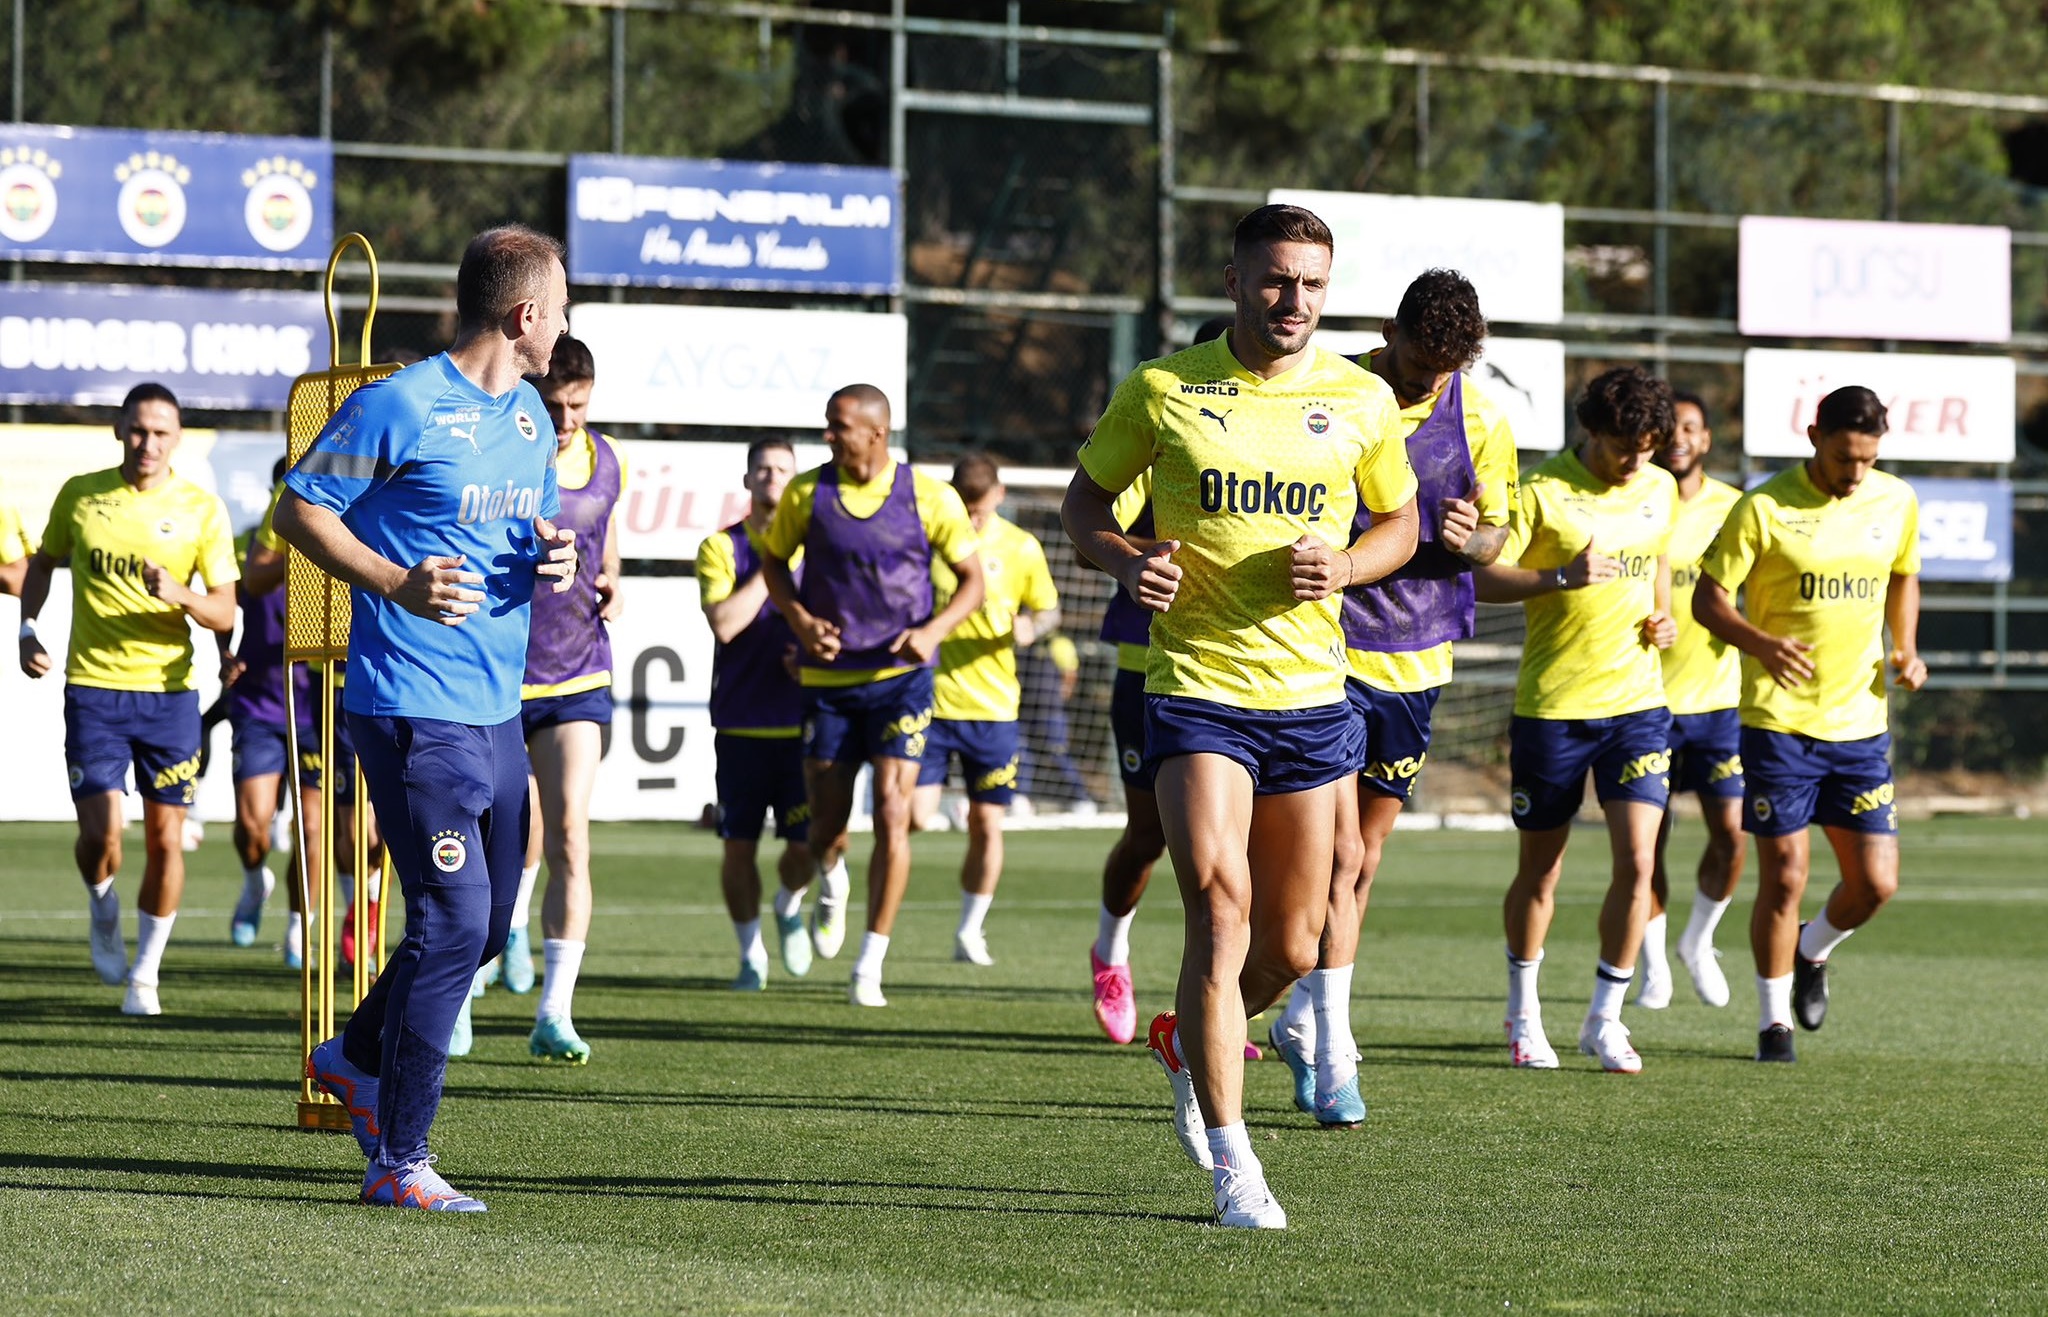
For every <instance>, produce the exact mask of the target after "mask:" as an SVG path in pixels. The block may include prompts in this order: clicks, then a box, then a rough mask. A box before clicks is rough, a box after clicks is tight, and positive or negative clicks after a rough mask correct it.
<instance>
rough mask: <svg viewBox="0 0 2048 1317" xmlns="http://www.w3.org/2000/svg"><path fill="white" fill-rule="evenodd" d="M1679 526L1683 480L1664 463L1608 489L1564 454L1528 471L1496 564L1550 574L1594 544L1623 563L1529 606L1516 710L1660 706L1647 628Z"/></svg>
mask: <svg viewBox="0 0 2048 1317" xmlns="http://www.w3.org/2000/svg"><path fill="white" fill-rule="evenodd" d="M1677 520H1678V482H1677V481H1675V480H1673V479H1672V478H1671V473H1670V472H1668V471H1666V470H1664V469H1663V468H1662V467H1658V466H1644V467H1643V468H1642V469H1641V470H1639V471H1637V472H1636V474H1635V475H1634V476H1633V477H1632V478H1631V479H1630V480H1629V481H1628V483H1627V484H1623V485H1608V484H1604V483H1602V482H1601V481H1599V480H1597V479H1595V478H1594V476H1593V473H1592V472H1590V471H1588V470H1586V466H1585V463H1583V462H1581V461H1580V460H1579V455H1578V454H1577V453H1576V452H1574V451H1572V450H1570V449H1566V450H1565V451H1564V452H1562V453H1559V454H1557V455H1556V456H1554V457H1552V458H1550V459H1549V460H1548V461H1546V462H1544V463H1543V464H1542V465H1541V466H1539V467H1537V468H1536V469H1535V470H1534V471H1532V472H1530V473H1529V476H1528V478H1527V479H1525V480H1524V481H1523V482H1522V486H1521V488H1520V489H1519V490H1518V491H1517V493H1516V500H1515V516H1514V520H1512V521H1511V522H1509V523H1508V539H1507V543H1506V544H1505V545H1503V546H1502V548H1501V553H1500V561H1501V562H1503V563H1510V564H1519V565H1521V566H1523V567H1529V568H1533V569H1535V570H1537V571H1543V572H1548V571H1554V570H1556V569H1557V568H1559V567H1562V566H1564V565H1565V564H1566V563H1568V562H1570V561H1571V560H1572V559H1573V558H1576V557H1578V556H1579V554H1580V553H1581V552H1582V551H1583V550H1584V549H1585V547H1586V545H1587V543H1588V542H1591V543H1592V544H1593V546H1594V551H1595V552H1597V553H1601V554H1604V555H1606V556H1607V557H1610V558H1614V559H1617V560H1618V561H1619V562H1620V563H1621V575H1619V576H1617V577H1616V578H1614V579H1613V580H1611V581H1603V582H1602V583H1600V584H1599V585H1592V586H1587V587H1586V588H1585V589H1583V590H1555V591H1552V592H1550V593H1549V594H1541V595H1537V596H1536V597H1535V598H1533V599H1528V600H1525V601H1523V604H1522V608H1523V612H1524V616H1525V618H1526V619H1527V621H1528V636H1527V638H1526V639H1525V640H1524V641H1523V642H1522V668H1521V673H1520V675H1519V677H1518V678H1517V680H1516V682H1515V712H1516V713H1517V714H1520V715H1521V716H1522V717H1524V718H1614V717H1619V716H1620V715H1622V714H1625V713H1636V712H1638V711H1640V710H1643V709H1656V708H1661V707H1662V706H1663V704H1664V678H1663V672H1662V665H1661V664H1660V662H1659V660H1658V657H1657V651H1656V650H1655V649H1654V648H1652V647H1651V646H1649V645H1648V644H1645V643H1644V641H1643V638H1642V631H1641V626H1642V621H1643V619H1644V618H1646V617H1648V616H1649V615H1650V614H1651V613H1652V612H1654V611H1655V610H1656V607H1657V560H1658V558H1660V557H1662V556H1663V555H1664V554H1665V552H1666V551H1667V550H1668V549H1669V547H1670V541H1671V528H1672V526H1673V525H1674V524H1675V523H1676V522H1677Z"/></svg>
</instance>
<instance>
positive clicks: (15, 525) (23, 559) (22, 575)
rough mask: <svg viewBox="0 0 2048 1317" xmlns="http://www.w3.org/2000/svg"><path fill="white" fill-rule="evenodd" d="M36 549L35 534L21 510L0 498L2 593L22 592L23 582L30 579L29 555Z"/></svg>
mask: <svg viewBox="0 0 2048 1317" xmlns="http://www.w3.org/2000/svg"><path fill="white" fill-rule="evenodd" d="M35 551H36V541H35V536H33V535H31V534H29V531H28V527H27V526H26V525H24V524H23V523H22V520H21V510H20V509H19V508H17V507H15V506H14V505H13V504H12V503H9V502H6V501H5V500H0V594H11V595H19V594H20V593H21V583H22V582H23V581H25V580H27V579H28V560H29V555H30V554H33V553H34V552H35Z"/></svg>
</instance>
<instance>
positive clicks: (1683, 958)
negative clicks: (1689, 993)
mask: <svg viewBox="0 0 2048 1317" xmlns="http://www.w3.org/2000/svg"><path fill="white" fill-rule="evenodd" d="M1678 963H1679V964H1681V965H1683V966H1685V972H1686V973H1687V974H1690V975H1691V976H1692V988H1693V991H1694V992H1697V993H1698V994H1699V995H1700V1000H1701V1001H1703V1002H1705V1003H1706V1004H1707V1005H1709V1006H1726V1005H1727V1004H1728V976H1727V975H1726V974H1723V973H1722V972H1721V953H1720V952H1719V951H1718V950H1716V949H1715V948H1713V947H1711V946H1705V947H1697V946H1690V945H1688V944H1686V943H1684V942H1680V943H1679V944H1678Z"/></svg>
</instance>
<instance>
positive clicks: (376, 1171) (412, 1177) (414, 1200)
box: [363, 1156, 488, 1212]
mask: <svg viewBox="0 0 2048 1317" xmlns="http://www.w3.org/2000/svg"><path fill="white" fill-rule="evenodd" d="M437 1160H439V1159H438V1158H435V1157H432V1156H427V1157H422V1158H420V1159H419V1160H418V1161H410V1162H407V1163H406V1164H405V1165H403V1166H386V1165H384V1164H383V1163H382V1162H379V1161H377V1160H375V1159H372V1160H371V1162H370V1169H369V1170H367V1171H365V1172H364V1173H363V1201H364V1202H366V1203H368V1204H370V1206H372V1207H410V1208H414V1209H416V1210H418V1211H421V1212H482V1211H487V1210H488V1209H487V1208H485V1207H484V1205H483V1204H482V1203H480V1202H478V1201H477V1200H476V1199H474V1198H471V1197H470V1196H469V1195H468V1194H465V1193H461V1192H458V1191H457V1190H456V1189H455V1188H454V1187H453V1186H451V1185H450V1184H449V1183H448V1182H447V1181H446V1180H444V1179H442V1178H441V1174H440V1172H438V1171H436V1170H435V1169H434V1163H435V1162H436V1161H437Z"/></svg>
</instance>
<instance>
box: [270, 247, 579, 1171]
mask: <svg viewBox="0 0 2048 1317" xmlns="http://www.w3.org/2000/svg"><path fill="white" fill-rule="evenodd" d="M455 302H456V314H457V328H456V339H455V345H454V346H453V347H451V348H450V349H449V350H448V351H447V352H445V353H443V354H441V355H439V356H436V357H432V358H429V359H428V360H426V361H423V362H421V363H419V364H418V365H416V366H408V367H407V368H405V369H404V370H401V371H399V372H398V373H397V374H395V375H391V376H388V377H386V378H384V379H381V380H376V381H374V382H372V383H370V384H367V385H365V386H363V387H362V388H361V389H358V390H357V391H356V392H355V393H354V394H352V395H351V396H350V397H349V399H348V400H347V402H345V403H344V404H343V405H342V409H341V411H340V412H339V413H338V414H337V415H336V416H335V417H334V418H333V419H332V420H331V421H329V422H328V423H327V426H326V428H325V429H323V430H322V431H321V433H320V437H319V438H318V439H317V440H315V441H314V444H313V446H312V448H311V449H310V450H309V451H308V452H307V453H306V455H305V456H304V457H303V458H301V459H300V460H299V463H298V465H297V466H296V467H294V468H293V470H292V472H291V474H290V475H288V476H286V477H285V494H284V497H283V498H282V499H281V500H280V501H279V503H278V505H277V512H276V516H275V524H276V527H277V532H278V534H279V535H280V536H282V537H283V538H284V539H285V540H286V541H288V542H289V543H290V544H291V545H292V547H293V548H295V549H297V550H299V552H301V553H303V554H305V555H306V556H307V557H308V558H309V559H311V560H312V562H313V564H314V565H315V566H316V567H319V568H320V569H321V570H323V571H325V572H327V573H329V574H330V575H332V576H335V577H337V578H339V579H341V580H344V581H347V582H348V583H349V584H350V585H351V586H353V587H354V589H353V590H352V592H351V597H352V601H353V616H352V621H351V630H350V635H349V658H348V682H347V685H346V687H345V689H344V693H343V702H344V705H345V707H346V708H347V712H348V723H349V731H350V739H351V741H352V742H353V743H354V745H355V750H356V754H357V755H358V756H360V758H361V760H362V764H363V774H364V779H365V781H366V782H367V783H368V786H369V791H370V803H371V804H372V805H373V806H374V807H375V808H376V811H377V819H378V823H379V826H380V828H381V830H382V832H383V834H384V844H385V847H386V850H387V851H388V853H389V854H390V857H391V862H392V867H393V868H394V869H395V870H396V872H397V874H398V878H399V882H400V884H401V885H402V887H403V889H404V892H405V906H406V920H405V939H404V940H403V941H402V942H400V943H399V945H398V947H397V948H396V949H395V950H393V951H392V952H391V954H390V956H389V957H388V958H387V961H386V963H385V965H384V966H383V967H382V972H381V973H379V974H378V976H377V981H376V983H375V984H374V985H373V986H372V987H371V989H370V992H369V994H368V995H367V996H365V997H364V998H363V1000H362V1001H361V1002H360V1003H358V1004H357V1006H356V1009H355V1013H354V1014H353V1015H352V1016H351V1017H350V1018H349V1022H348V1025H347V1027H346V1029H345V1030H344V1031H343V1032H342V1033H341V1034H340V1035H338V1036H336V1037H334V1038H330V1039H328V1040H326V1041H325V1042H323V1043H321V1044H320V1045H319V1046H318V1047H316V1048H314V1049H313V1055H312V1057H311V1058H310V1060H309V1062H308V1066H307V1071H308V1074H309V1075H310V1077H312V1078H313V1079H314V1080H315V1082H317V1083H318V1084H319V1085H320V1086H321V1087H322V1088H324V1089H325V1090H326V1091H327V1092H329V1093H331V1094H333V1095H334V1096H335V1097H336V1098H337V1099H338V1100H340V1101H341V1102H342V1103H343V1104H344V1105H345V1106H346V1107H347V1109H348V1113H349V1121H350V1124H351V1125H352V1126H353V1127H354V1130H355V1135H356V1139H357V1141H358V1142H359V1143H360V1144H361V1145H362V1146H363V1149H364V1152H365V1153H366V1154H367V1155H368V1157H369V1168H368V1170H367V1171H366V1172H365V1174H364V1176H363V1189H362V1198H363V1201H364V1202H367V1203H377V1204H383V1205H387V1206H397V1207H409V1208H417V1209H424V1210H428V1211H444V1212H446V1211H455V1212H478V1211H482V1210H483V1204H482V1203H481V1202H478V1201H477V1200H476V1199H474V1198H472V1197H469V1196H467V1195H465V1194H461V1193H457V1192H456V1191H455V1190H454V1189H453V1188H451V1187H449V1184H448V1182H447V1181H446V1180H444V1179H442V1178H441V1176H440V1174H439V1173H438V1172H437V1171H435V1170H434V1167H433V1160H434V1159H433V1158H432V1156H431V1155H430V1154H429V1152H428V1150H427V1134H428V1130H429V1128H430V1127H431V1126H432V1124H433V1120H434V1114H435V1112H436V1111H437V1110H438V1109H439V1108H440V1105H441V1086H442V1081H443V1078H444V1076H445V1074H446V1072H447V1068H448V1043H449V1040H450V1037H451V1035H452V1034H453V1032H454V1028H455V1016H456V1013H457V1012H458V1011H459V1010H460V1009H461V1007H462V1004H463V1002H464V1001H465V1000H467V998H468V995H469V988H470V982H471V980H472V978H473V977H474V975H475V973H476V970H477V967H478V966H480V965H481V964H482V963H483V962H484V961H485V960H487V959H489V958H490V957H491V956H493V955H496V954H497V953H498V951H499V950H501V949H502V948H503V946H504V943H505V933H506V929H507V928H508V927H509V926H510V923H511V915H512V900H513V897H514V895H515V893H516V890H517V888H518V884H519V870H520V862H521V860H522V859H523V856H524V848H525V845H526V829H527V819H528V801H527V786H526V779H527V767H528V765H527V757H526V743H525V739H524V736H523V735H522V728H521V723H520V717H519V706H520V700H519V688H520V683H521V678H522V677H523V676H524V674H525V671H526V643H527V619H528V615H529V612H530V609H531V607H532V603H533V592H534V584H535V578H536V576H540V577H552V578H554V584H555V585H556V586H557V587H558V588H560V589H563V590H566V589H569V588H570V586H571V585H572V584H573V583H574V581H575V579H576V573H577V562H576V548H575V543H574V540H575V536H574V532H572V531H570V530H567V529H561V530H557V529H556V527H555V526H554V525H553V524H552V523H551V521H550V520H549V519H550V518H551V517H553V516H554V515H555V514H556V511H557V508H558V505H559V502H560V499H559V496H558V494H557V491H556V487H555V442H554V434H553V428H552V426H551V425H550V424H549V421H548V418H547V409H546V407H545V406H543V404H542V403H541V400H540V394H539V393H538V392H536V391H535V389H534V387H533V386H532V385H531V384H530V383H527V382H526V380H525V379H524V378H523V377H524V376H528V375H544V374H546V373H547V370H548V365H549V361H550V359H551V358H552V356H553V353H554V346H555V340H556V339H557V338H558V337H559V336H560V335H561V333H562V331H563V329H564V328H565V327H566V324H567V321H566V315H565V308H566V305H567V302H568V285H567V281H566V278H565V276H564V274H563V269H562V248H561V244H560V243H558V242H556V241H555V240H554V239H553V238H550V237H547V236H545V235H543V234H540V233H536V232H534V231H533V230H531V229H528V228H525V227H523V226H520V225H505V226H503V227H500V228H494V229H487V230H485V231H484V232H482V233H480V234H478V235H477V236H476V237H474V238H472V239H471V240H470V243H469V246H468V249H467V250H465V251H464V252H463V255H462V264H461V266H460V268H459V269H458V271H457V273H456V281H455ZM407 564H410V566H408V565H407Z"/></svg>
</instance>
